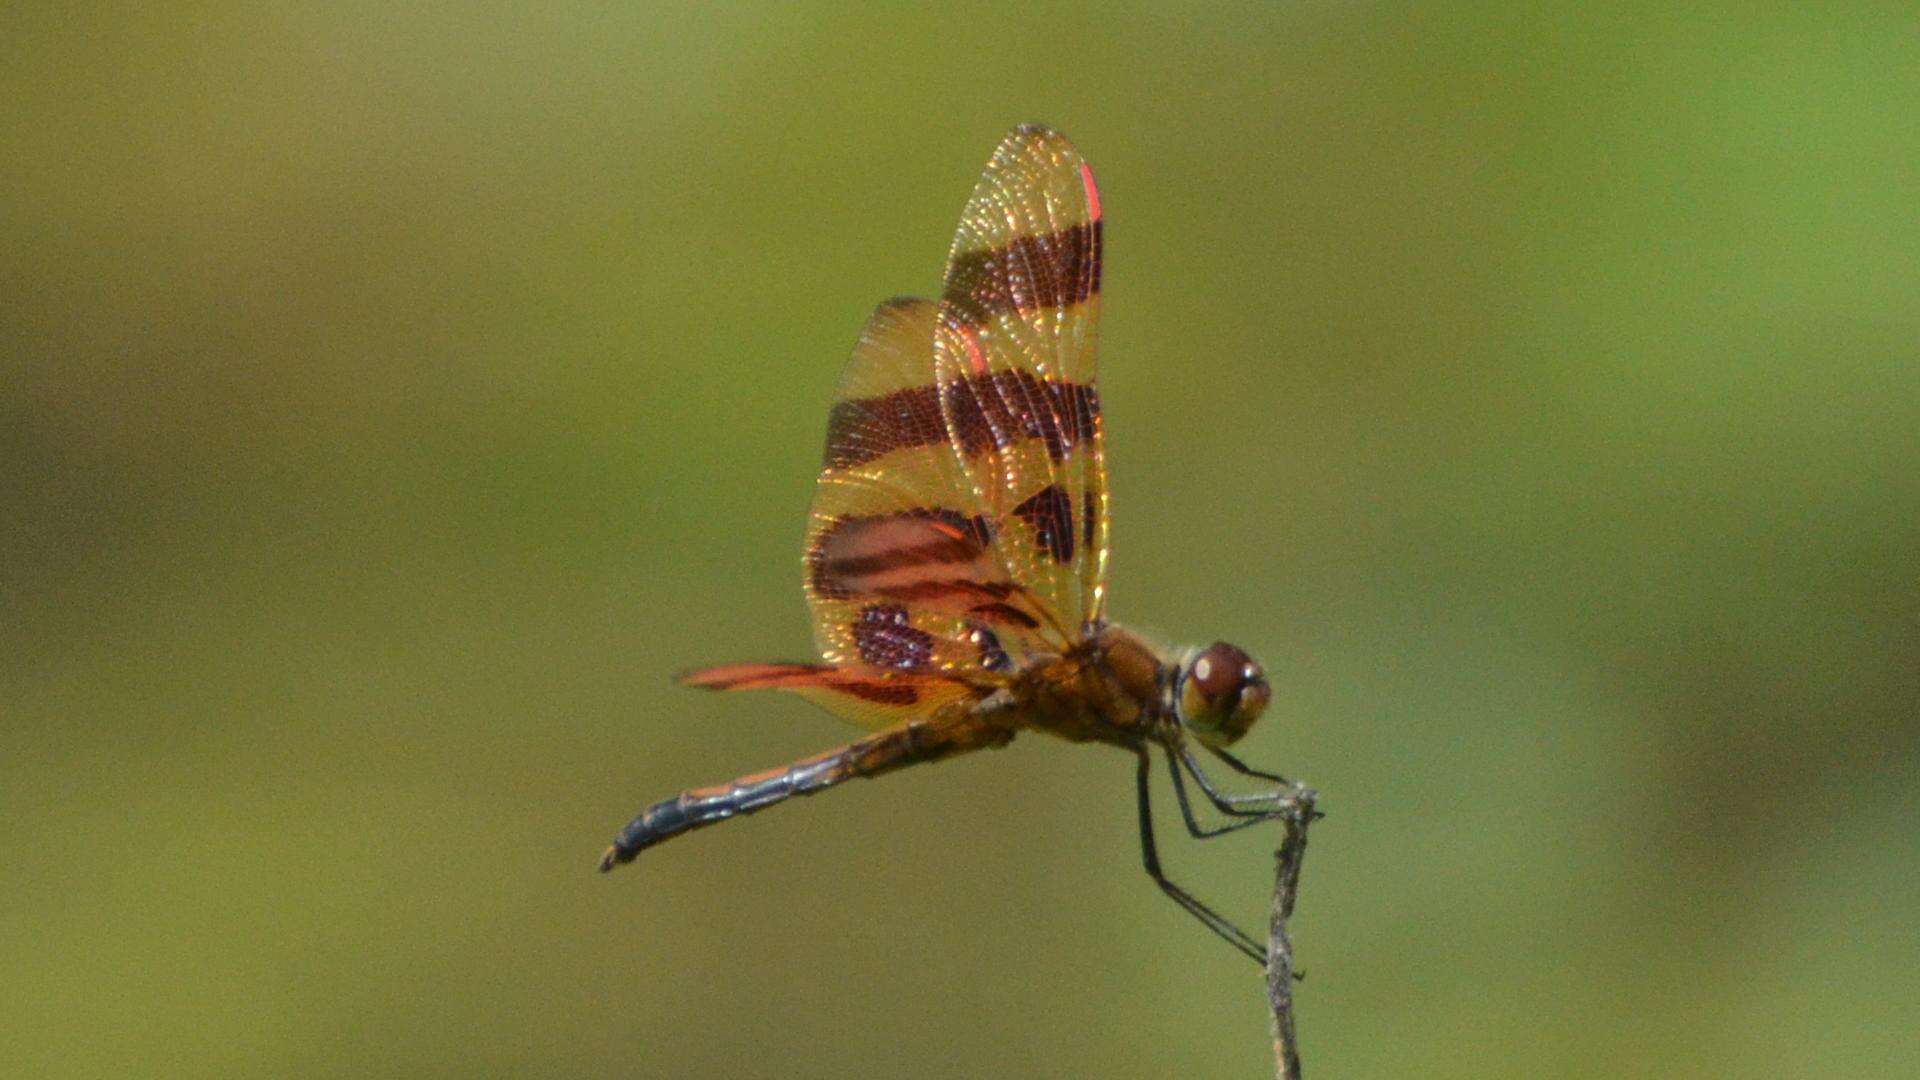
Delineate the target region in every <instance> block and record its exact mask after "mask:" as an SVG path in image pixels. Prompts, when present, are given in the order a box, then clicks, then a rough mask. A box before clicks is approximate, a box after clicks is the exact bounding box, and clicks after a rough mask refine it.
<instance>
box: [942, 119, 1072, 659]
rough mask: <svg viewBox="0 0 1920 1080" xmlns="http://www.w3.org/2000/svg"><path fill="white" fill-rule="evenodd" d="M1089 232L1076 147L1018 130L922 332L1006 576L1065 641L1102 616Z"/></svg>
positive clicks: (989, 180) (987, 177)
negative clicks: (928, 336) (931, 326)
mask: <svg viewBox="0 0 1920 1080" xmlns="http://www.w3.org/2000/svg"><path fill="white" fill-rule="evenodd" d="M1101 231H1102V222H1101V211H1100V196H1099V190H1098V188H1097V187H1096V186H1095V184H1094V180H1093V171H1092V169H1090V168H1089V167H1088V166H1087V163H1086V162H1085V161H1084V160H1083V159H1082V158H1081V157H1080V154H1079V152H1078V151H1076V150H1075V149H1074V148H1073V145H1072V144H1071V143H1069V142H1068V141H1067V140H1066V138H1065V137H1064V136H1062V135H1060V134H1059V133H1058V132H1055V131H1053V130H1051V129H1049V128H1047V127H1044V126H1041V125H1037V124H1029V125H1024V126H1022V127H1019V128H1016V129H1015V130H1014V131H1013V132H1012V133H1010V134H1009V135H1008V136H1007V137H1006V138H1005V139H1004V140H1002V141H1001V143H1000V145H999V147H998V148H997V149H996V150H995V151H994V153H993V157H992V159H991V160H989V161H988V163H987V168H986V171H985V172H984V173H983V174H982V175H981V177H980V182H979V184H978V185H977V186H976V187H975V188H974V191H973V197H972V198H971V199H970V200H969V201H968V203H967V207H966V210H965V212H964V213H963V214H962V215H961V218H960V226H959V229H958V230H957V231H956V233H955V235H954V240H953V248H952V250H951V252H950V253H949V255H948V259H947V273H946V282H945V285H944V288H943V290H942V293H941V306H940V313H939V325H938V326H937V327H936V333H935V336H934V367H935V371H936V373H937V374H936V378H937V380H938V382H939V386H940V395H939V400H940V405H941V409H942V415H943V418H944V420H945V422H946V425H947V429H948V436H949V441H950V442H951V444H952V445H953V446H954V448H955V450H956V454H957V459H958V461H959V463H960V465H961V467H962V469H963V470H964V472H965V473H966V482H967V485H968V487H969V488H970V489H971V494H972V497H973V500H974V502H975V503H976V504H978V505H979V506H981V507H982V512H983V513H984V515H985V517H986V519H987V521H988V523H989V524H990V526H991V527H992V529H993V530H994V534H995V536H996V538H997V543H998V546H999V548H1000V549H1001V551H1000V554H1001V556H1002V561H1003V563H1004V564H1005V567H1006V569H1007V571H1008V575H1009V576H1010V577H1011V578H1012V580H1013V581H1014V582H1015V583H1016V584H1017V585H1019V586H1020V587H1021V588H1022V589H1024V590H1025V591H1026V592H1028V593H1030V594H1031V595H1033V596H1035V597H1037V598H1038V599H1039V601H1040V602H1041V604H1042V605H1043V606H1044V607H1045V608H1046V609H1047V610H1048V611H1049V612H1051V613H1052V614H1053V615H1054V617H1055V618H1056V619H1057V620H1058V621H1059V622H1061V623H1062V624H1063V625H1064V629H1065V630H1066V632H1067V634H1068V636H1069V638H1072V637H1076V636H1078V634H1079V633H1080V632H1081V628H1082V626H1083V625H1084V624H1086V623H1089V622H1097V621H1099V620H1100V619H1101V618H1102V617H1103V614H1104V608H1105V598H1106V567H1107V551H1108V540H1107V477H1106V459H1105V454H1104V449H1103V440H1102V432H1101V425H1102V421H1101V416H1100V398H1099V391H1098V386H1097V382H1098V372H1097V364H1096V361H1097V355H1098V334H1099V311H1100V255H1101V252H1100V248H1101Z"/></svg>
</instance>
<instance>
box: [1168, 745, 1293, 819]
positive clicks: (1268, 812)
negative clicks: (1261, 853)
mask: <svg viewBox="0 0 1920 1080" xmlns="http://www.w3.org/2000/svg"><path fill="white" fill-rule="evenodd" d="M1167 752H1168V753H1169V754H1172V753H1178V754H1179V755H1180V761H1181V763H1182V764H1184V765H1186V767H1187V771H1188V772H1189V773H1192V774H1193V778H1194V780H1196V781H1197V782H1198V783H1199V784H1200V790H1201V791H1204V792H1206V793H1207V801H1208V802H1211V803H1212V804H1213V805H1214V806H1216V807H1218V808H1219V810H1220V812H1221V813H1223V814H1227V815H1230V816H1232V817H1250V818H1253V819H1255V820H1259V821H1264V820H1266V819H1268V818H1270V817H1272V816H1273V814H1274V811H1275V810H1277V809H1279V806H1280V803H1281V802H1282V801H1284V800H1285V799H1286V796H1287V793H1286V792H1281V791H1256V792H1252V793H1250V794H1246V795H1228V794H1225V793H1223V792H1221V791H1220V789H1218V788H1216V787H1214V786H1213V781H1212V780H1210V779H1208V777H1207V773H1206V770H1204V769H1202V768H1201V767H1200V762H1199V760H1198V759H1196V758H1195V757H1194V756H1193V749H1192V747H1189V746H1188V745H1186V744H1185V743H1184V742H1183V743H1181V744H1180V745H1179V746H1178V747H1169V748H1168V751H1167ZM1249 808H1251V809H1249Z"/></svg>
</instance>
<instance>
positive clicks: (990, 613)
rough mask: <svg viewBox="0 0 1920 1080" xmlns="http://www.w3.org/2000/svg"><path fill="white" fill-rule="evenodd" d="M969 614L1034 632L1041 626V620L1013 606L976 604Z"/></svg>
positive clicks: (987, 620)
mask: <svg viewBox="0 0 1920 1080" xmlns="http://www.w3.org/2000/svg"><path fill="white" fill-rule="evenodd" d="M967 614H969V615H973V616H976V617H977V618H979V619H981V620H983V621H985V622H992V623H1000V624H1002V625H1005V626H1018V627H1020V628H1021V629H1023V630H1032V629H1034V628H1036V627H1038V626H1039V625H1040V620H1038V619H1036V618H1034V617H1033V616H1031V615H1029V614H1027V613H1026V612H1024V611H1021V610H1020V609H1019V608H1017V607H1014V606H1013V605H1012V604H999V603H994V604H976V605H975V606H973V607H970V608H968V609H967Z"/></svg>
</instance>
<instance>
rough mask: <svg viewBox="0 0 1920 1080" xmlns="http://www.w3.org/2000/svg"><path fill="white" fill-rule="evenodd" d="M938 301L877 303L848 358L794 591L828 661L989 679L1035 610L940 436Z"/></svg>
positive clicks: (1022, 645) (999, 678)
mask: <svg viewBox="0 0 1920 1080" xmlns="http://www.w3.org/2000/svg"><path fill="white" fill-rule="evenodd" d="M939 311H940V308H939V305H938V304H936V303H934V302H933V301H930V300H918V299H897V300H889V301H887V302H885V303H883V304H881V305H880V306H879V307H878V308H876V309H875V310H874V313H873V315H872V316H871V317H870V318H869V319H868V320H867V325H866V328H865V329H864V330H863V331H862V332H861V335H860V340H859V342H858V343H857V344H856V345H855V347H854V351H853V356H852V358H851V359H849V360H848V362H847V366H846V369H845V372H844V373H843V374H842V376H841V380H840V386H839V389H838V393H837V395H836V401H835V403H834V406H833V410H832V412H831V413H830V414H829V417H828V421H827V446H826V454H825V459H824V461H823V462H822V464H821V471H820V479H819V483H818V486H817V487H816V488H815V493H814V501H813V508H812V511H811V513H810V514H809V515H808V521H807V538H806V554H805V584H806V594H807V601H808V604H809V606H810V608H811V611H812V615H813V627H814V636H815V640H816V643H817V644H818V646H819V649H820V654H821V657H822V658H823V659H824V660H825V661H826V662H827V663H828V664H830V665H833V666H835V667H840V668H847V669H853V670H864V671H867V672H871V673H875V674H879V675H887V676H897V675H915V676H939V677H944V678H948V679H953V680H959V681H962V682H970V683H974V684H979V685H982V686H986V687H995V686H999V685H1003V684H1004V683H1005V681H1006V673H1007V671H1008V670H1009V668H1010V659H1009V658H1010V656H1011V655H1017V654H1018V653H1020V652H1024V651H1029V646H1028V643H1027V641H1026V636H1027V635H1029V634H1031V633H1033V632H1034V631H1036V629H1037V628H1038V627H1039V626H1040V624H1041V617H1040V613H1039V612H1037V611H1036V610H1035V609H1034V604H1033V601H1032V599H1031V598H1030V597H1027V596H1025V595H1024V594H1023V593H1022V592H1021V590H1020V588H1019V586H1018V584H1017V583H1016V582H1015V580H1014V578H1013V576H1012V574H1011V573H1010V572H1009V570H1008V567H1007V565H1006V562H1005V560H1004V559H1003V558H1002V557H1001V553H1000V550H999V547H1000V545H999V544H998V536H997V532H998V526H997V525H996V523H995V522H993V521H991V520H989V518H988V517H987V515H986V513H985V511H984V509H983V507H982V505H981V503H980V501H979V499H978V497H977V494H976V492H975V491H974V488H973V485H972V483H971V481H970V479H969V476H968V473H967V470H966V467H965V463H964V462H962V461H961V460H960V459H959V458H958V457H956V455H955V453H954V449H953V447H952V446H951V445H950V443H949V440H948V435H947V425H946V422H945V419H944V417H943V415H942V412H941V408H940V405H939V401H938V392H937V390H936V388H935V385H934V378H933V372H934V365H933V351H934V333H935V329H936V327H937V325H938V321H939ZM1010 650H1011V652H1010Z"/></svg>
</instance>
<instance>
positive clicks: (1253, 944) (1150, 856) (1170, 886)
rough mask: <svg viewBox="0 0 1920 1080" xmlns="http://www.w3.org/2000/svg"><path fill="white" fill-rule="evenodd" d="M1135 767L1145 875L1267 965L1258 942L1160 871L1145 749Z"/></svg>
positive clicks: (1219, 932)
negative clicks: (1154, 837) (1155, 844)
mask: <svg viewBox="0 0 1920 1080" xmlns="http://www.w3.org/2000/svg"><path fill="white" fill-rule="evenodd" d="M1137 752H1138V753H1139V756H1140V761H1139V766H1138V768H1137V769H1136V770H1135V773H1134V781H1135V786H1136V788H1137V789H1138V791H1139V797H1140V858H1141V861H1142V862H1143V863H1145V864H1146V868H1147V876H1148V877H1150V878H1152V879H1153V883H1154V884H1156V885H1158V886H1160V891H1161V892H1163V893H1166V894H1167V895H1168V896H1169V897H1171V898H1172V899H1173V902H1174V903H1176V904H1179V905H1180V906H1181V907H1182V908H1185V909H1186V911H1187V913H1188V914H1189V915H1192V916H1193V917H1194V918H1196V919H1199V920H1200V921H1201V922H1202V923H1203V924H1205V926H1206V928H1207V929H1209V930H1211V931H1213V932H1214V933H1216V934H1218V935H1220V937H1222V938H1224V939H1225V940H1226V942H1227V944H1229V945H1232V946H1233V947H1234V948H1235V949H1238V950H1240V952H1242V953H1244V954H1246V956H1247V957H1248V958H1250V959H1251V960H1253V962H1254V963H1256V964H1265V963H1266V962H1267V950H1266V948H1265V947H1264V946H1262V945H1261V944H1260V943H1259V942H1257V941H1255V940H1253V938H1251V937H1249V936H1248V935H1247V933H1246V931H1244V930H1242V929H1240V928H1239V927H1237V926H1235V925H1233V924H1232V923H1230V922H1228V921H1227V919H1226V917H1225V916H1223V915H1221V914H1220V913H1219V912H1217V911H1215V910H1213V909H1212V908H1210V907H1208V906H1207V905H1206V904H1204V903H1202V902H1201V901H1200V900H1199V898H1197V897H1195V896H1194V895H1193V894H1192V893H1190V892H1188V891H1187V890H1185V889H1183V888H1181V887H1180V886H1178V885H1175V884H1174V883H1173V882H1172V881H1171V880H1169V879H1168V878H1167V875H1166V873H1165V872H1164V871H1162V870H1161V869H1160V853H1159V851H1158V850H1157V849H1156V848H1155V846H1154V842H1153V803H1152V800H1151V798H1150V797H1149V795H1148V784H1147V779H1148V777H1149V775H1150V774H1151V772H1152V768H1153V762H1152V758H1151V755H1150V754H1149V753H1148V751H1147V749H1146V747H1140V748H1139V750H1138V751H1137Z"/></svg>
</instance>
